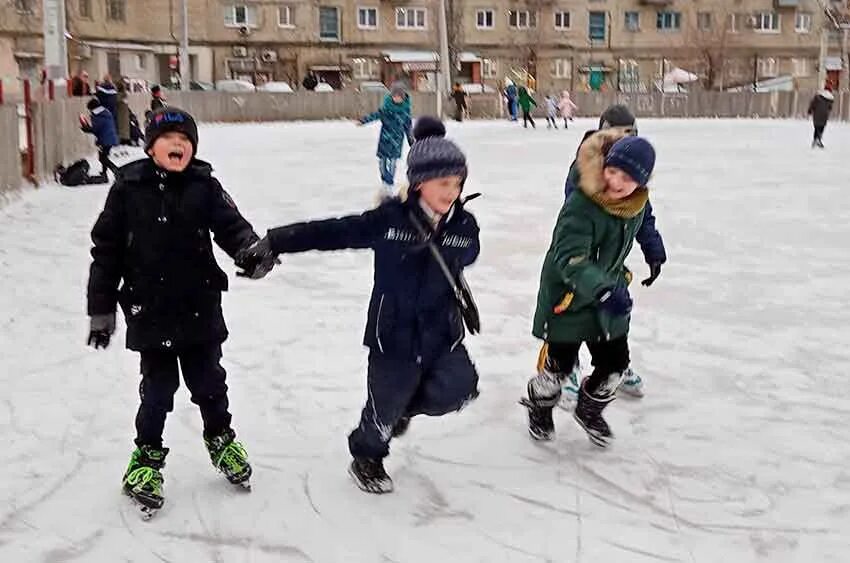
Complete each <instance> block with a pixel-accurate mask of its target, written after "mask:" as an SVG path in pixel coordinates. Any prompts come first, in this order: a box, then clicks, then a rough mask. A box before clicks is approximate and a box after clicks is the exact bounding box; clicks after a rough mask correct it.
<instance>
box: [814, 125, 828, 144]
mask: <svg viewBox="0 0 850 563" xmlns="http://www.w3.org/2000/svg"><path fill="white" fill-rule="evenodd" d="M824 129H826V125H815V139H814V140H815V141H820V140H821V139H823V130H824Z"/></svg>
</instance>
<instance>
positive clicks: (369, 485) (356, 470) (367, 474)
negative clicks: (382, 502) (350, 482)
mask: <svg viewBox="0 0 850 563" xmlns="http://www.w3.org/2000/svg"><path fill="white" fill-rule="evenodd" d="M348 474H349V475H351V478H352V479H354V483H355V484H356V485H357V486H358V487H360V489H361V490H363V491H365V492H367V493H372V494H376V495H381V494H385V493H391V492H393V480H392V479H391V478H390V476H389V475H387V472H386V471H384V462H383V460H380V459H369V458H365V457H364V458H354V459H353V460H351V465H350V466H349V467H348Z"/></svg>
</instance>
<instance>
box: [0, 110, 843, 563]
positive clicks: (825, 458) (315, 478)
mask: <svg viewBox="0 0 850 563" xmlns="http://www.w3.org/2000/svg"><path fill="white" fill-rule="evenodd" d="M592 125H593V123H592V122H591V121H589V120H584V121H577V122H575V123H574V125H573V128H571V129H570V130H569V131H563V130H559V131H547V130H545V128H544V129H542V130H541V129H538V130H537V131H532V130H527V131H526V130H523V129H522V128H521V127H518V126H516V125H513V124H508V123H502V122H498V123H497V122H489V123H464V124H462V125H455V124H450V125H449V135H450V137H452V138H454V139H456V140H457V141H458V142H459V143H460V144H461V146H462V147H463V148H464V149H465V150H466V152H467V154H468V157H469V160H470V178H469V182H468V184H467V190H468V192H474V191H481V192H483V194H484V197H482V198H481V199H479V200H476V201H475V202H474V203H471V204H470V210H471V211H472V212H473V213H475V214H476V216H477V218H478V220H479V223H480V225H481V228H482V231H481V237H482V253H481V256H480V259H479V260H478V263H477V264H475V265H474V266H473V267H472V268H471V269H470V270H469V272H468V273H469V276H468V277H469V280H470V283H471V285H472V286H473V289H474V290H475V293H476V295H477V298H478V301H479V305H480V307H481V310H482V313H483V325H484V331H483V333H482V334H481V335H480V336H478V337H472V338H469V339H468V340H467V345H468V347H469V349H470V351H471V354H472V356H473V359H474V360H475V362H476V364H477V366H478V369H479V371H480V377H481V391H482V394H481V397H480V399H479V400H478V401H477V402H476V403H474V404H472V405H471V406H470V407H469V408H468V409H466V410H464V411H463V412H462V413H460V414H458V415H449V416H445V417H443V418H440V419H428V418H417V419H414V421H413V424H412V426H411V430H410V432H409V433H408V435H407V436H405V437H404V438H402V439H400V440H398V441H396V442H394V443H393V445H392V454H391V456H390V458H389V459H388V463H387V469H388V471H389V472H390V474H391V475H392V476H393V478H394V480H395V483H396V492H395V493H394V494H391V495H385V496H380V497H378V496H371V495H367V494H364V493H362V492H360V490H358V489H357V488H356V487H355V486H354V485H353V484H352V483H351V482H350V479H349V477H348V476H347V474H346V465H347V463H348V460H349V455H348V451H347V444H346V435H347V433H348V431H349V430H350V429H351V428H352V427H353V426H354V425H355V423H356V421H357V419H358V416H359V412H360V408H361V405H362V402H363V400H364V398H365V365H366V352H365V350H364V349H363V348H362V347H361V345H360V342H361V337H362V329H363V324H364V322H365V314H366V306H367V300H368V293H369V288H370V283H371V277H372V270H371V266H372V260H371V256H370V255H369V254H368V253H366V252H343V253H328V254H319V253H310V254H304V255H298V256H288V257H285V258H284V261H283V265H282V266H280V267H279V268H278V269H276V270H275V271H274V272H273V273H272V274H271V275H270V276H269V277H268V278H266V279H265V280H262V281H259V282H250V281H246V280H242V279H236V278H233V279H232V287H231V291H230V292H229V293H228V294H226V297H225V316H226V318H227V320H228V324H229V327H230V329H231V333H232V335H231V338H230V340H229V341H228V342H227V343H226V345H225V358H224V365H225V367H226V368H227V370H228V383H229V385H230V390H231V391H230V398H231V405H232V412H233V414H234V425H235V428H236V430H237V432H238V433H239V436H240V437H241V439H242V440H243V441H244V443H245V444H246V446H247V448H248V451H249V453H250V456H251V460H252V462H253V464H254V467H255V475H254V478H253V484H254V491H253V492H252V493H250V494H246V493H243V492H241V491H236V490H233V489H231V488H230V486H229V485H228V484H227V483H226V482H225V480H224V479H223V477H221V476H220V475H218V474H216V473H215V472H214V470H213V468H212V467H211V466H210V463H209V459H208V458H207V456H206V452H205V450H204V446H203V443H202V441H201V436H200V428H201V424H200V416H199V414H198V412H197V410H196V407H195V406H194V405H192V404H191V403H190V402H189V400H188V394H187V393H186V391H185V387H184V386H181V389H180V390H179V391H178V394H177V397H176V408H175V412H174V413H172V415H171V416H170V417H169V419H168V422H167V425H166V435H165V442H166V445H167V446H169V447H170V448H171V454H170V455H169V458H168V466H167V467H166V469H165V477H166V483H165V488H166V497H167V500H166V505H165V507H164V508H163V510H162V511H161V512H160V513H159V514H158V515H157V516H156V517H155V518H154V519H153V520H152V521H150V522H142V521H141V520H140V519H139V517H138V515H137V512H136V511H135V509H134V508H133V507H132V505H131V504H130V503H129V501H128V500H127V499H126V498H125V497H123V496H122V495H121V492H120V479H121V475H122V473H123V471H124V468H125V464H126V462H127V460H128V458H129V454H130V452H131V450H132V447H133V443H132V439H133V436H134V429H133V419H134V415H135V410H136V406H137V402H138V397H137V387H138V381H139V375H138V373H139V369H138V360H137V356H136V355H135V354H133V353H130V352H128V351H126V350H124V349H123V337H124V334H123V328H119V332H118V334H117V335H116V337H115V339H114V341H113V342H114V344H113V346H111V347H110V348H109V349H108V350H107V351H100V352H96V351H94V350H92V349H89V348H86V347H85V345H84V340H85V335H86V333H87V318H86V316H85V283H86V278H87V274H88V264H89V258H88V251H89V245H90V241H89V236H88V233H89V230H90V228H91V225H92V224H93V222H94V220H95V218H96V216H97V214H98V212H99V210H100V208H101V206H102V204H103V200H104V197H105V194H106V188H105V187H96V186H90V187H86V188H77V189H68V188H61V187H58V186H49V187H46V188H44V189H40V190H38V191H31V192H27V193H25V194H24V195H23V197H22V198H21V199H19V200H18V201H15V202H12V203H10V204H9V205H7V206H5V207H4V208H2V209H0V367H1V368H2V369H0V387H2V392H0V444H2V447H3V448H4V449H3V451H2V453H0V457H2V459H3V462H2V468H3V470H2V478H0V561H9V562H11V561H15V562H29V561H38V562H45V563H48V562H50V563H55V562H66V561H81V562H109V563H112V562H115V561H133V562H148V561H152V562H156V561H165V562H207V561H214V562H226V563H231V562H243V561H244V562H248V561H250V562H262V561H287V562H289V561H298V562H300V561H312V562H317V563H324V562H346V563H348V562H358V563H359V562H364V563H372V562H376V563H378V562H386V563H408V562H414V563H415V562H423V563H433V562H438V561H446V562H488V563H490V562H533V561H551V562H558V563H561V562H571V563H579V562H598V561H608V562H616V563H631V562H635V563H639V562H652V561H671V562H672V561H682V562H690V563H693V562H697V561H699V562H708V563H714V562H729V563H731V562H736V563H737V562H748V561H770V562H772V563H778V562H812V561H817V562H819V563H820V562H824V563H825V562H845V561H847V560H848V557H850V555H848V553H850V443H848V439H847V431H846V426H847V423H848V421H850V404H848V392H847V389H848V388H850V387H848V380H847V371H848V366H850V351H848V346H850V297H848V295H850V291H848V285H849V284H850V205H848V203H850V195H848V193H850V192H848V181H850V173H848V168H847V163H848V158H847V149H848V147H850V128H848V127H847V126H842V125H839V124H831V125H830V126H829V128H828V129H827V133H826V139H825V141H826V144H827V150H825V151H812V150H811V149H810V148H809V140H810V132H811V129H810V125H809V124H808V123H805V122H797V121H768V120H765V121H746V120H742V121H723V120H717V121H712V120H699V121H675V120H669V121H651V120H642V121H641V122H640V123H639V125H640V129H641V132H642V134H645V135H647V136H648V137H649V138H650V139H651V140H652V141H653V142H654V143H655V145H656V147H657V150H658V165H657V173H656V175H655V178H654V180H653V182H652V195H651V198H652V201H653V204H654V206H655V211H656V215H657V216H658V224H659V227H660V228H661V231H662V233H663V235H664V238H665V241H666V244H667V250H668V253H669V257H670V259H669V263H668V264H667V265H666V266H665V268H664V271H663V274H662V276H661V278H660V279H659V280H658V282H657V283H656V284H655V285H654V286H653V287H652V288H649V289H647V288H643V287H641V286H640V284H638V283H635V284H634V286H633V295H634V298H635V300H636V309H635V314H634V318H633V325H632V333H631V345H632V354H633V366H634V367H635V369H636V370H639V371H640V372H641V373H642V374H643V376H644V378H645V380H646V385H647V396H646V397H645V398H644V399H643V400H641V401H635V400H626V399H623V400H619V401H616V402H615V403H614V404H613V405H612V406H611V407H610V408H609V409H608V410H607V417H608V420H609V422H610V423H611V424H612V426H613V429H614V431H615V433H616V434H617V438H618V439H617V441H616V443H615V444H614V445H613V446H612V447H611V448H609V449H608V450H605V451H603V450H599V449H597V448H595V447H594V446H592V445H591V444H590V443H589V442H588V440H587V438H586V437H585V436H584V433H583V432H582V431H580V429H579V428H578V426H577V425H576V424H575V423H574V422H573V421H572V419H571V416H569V415H568V414H567V413H564V412H562V411H556V425H557V430H558V435H557V438H556V440H555V441H554V442H551V443H547V444H538V443H534V442H532V441H531V440H530V439H529V437H528V434H527V432H526V425H525V413H524V410H523V409H522V408H521V407H520V406H518V405H517V399H518V398H519V397H520V395H521V394H523V392H524V386H525V381H526V379H527V377H528V376H529V375H531V373H532V371H533V366H534V363H535V360H536V355H537V350H538V342H536V341H535V340H534V338H533V337H532V336H531V335H530V325H531V316H532V314H533V311H534V304H535V296H536V291H537V281H538V276H539V268H540V264H541V261H542V258H543V256H544V254H545V251H546V249H547V246H548V243H549V237H550V233H551V229H552V226H553V224H554V219H555V217H556V215H557V212H558V209H559V207H560V204H561V202H562V200H563V183H564V177H565V174H566V171H567V168H568V166H569V163H570V160H571V158H572V156H573V154H574V152H575V149H576V146H577V143H578V141H579V140H580V138H581V134H582V132H583V131H584V130H585V129H587V128H589V127H591V126H592ZM376 137H377V128H376V127H372V128H357V127H354V126H353V125H351V124H348V123H311V124H306V123H304V124H264V125H244V126H204V127H202V128H201V139H200V156H201V157H203V158H206V159H208V160H210V161H211V162H212V163H213V164H214V165H215V167H216V169H217V175H218V177H219V178H220V179H221V181H222V183H223V184H224V185H225V187H226V188H227V189H228V190H229V191H230V193H231V194H232V195H233V197H234V198H235V199H236V201H237V202H238V204H239V207H240V209H241V211H242V212H243V213H244V214H245V215H246V216H247V217H248V218H249V219H250V220H251V221H252V222H253V223H254V225H255V228H256V229H257V230H258V231H259V232H264V231H265V229H266V228H268V227H271V226H276V225H278V224H282V223H286V222H291V221H296V220H302V219H306V218H311V217H316V218H318V217H327V216H331V215H338V214H345V213H350V212H358V211H361V210H363V209H365V208H366V207H368V206H370V205H371V204H372V201H373V196H374V193H375V191H376V188H377V186H378V173H377V164H376V161H375V158H374V156H373V155H374V149H375V144H376ZM401 172H402V171H400V174H399V176H401ZM220 262H221V263H222V265H223V266H224V268H225V269H226V270H227V271H228V272H233V271H234V268H233V266H232V264H231V263H230V262H229V260H228V259H227V257H226V256H225V255H224V254H223V253H222V254H221V255H220ZM629 264H630V266H631V267H632V269H633V270H634V271H635V272H636V279H638V280H639V279H642V278H643V277H645V275H646V272H647V268H646V266H645V264H643V260H642V256H641V255H640V252H639V251H638V250H635V252H633V253H632V256H631V257H630V260H629Z"/></svg>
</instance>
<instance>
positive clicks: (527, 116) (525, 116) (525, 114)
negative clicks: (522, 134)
mask: <svg viewBox="0 0 850 563" xmlns="http://www.w3.org/2000/svg"><path fill="white" fill-rule="evenodd" d="M529 121H530V122H531V126H532V127H534V128H535V129H536V128H537V125H536V124H535V123H534V118H533V117H531V111H529V110H522V126H523V127H528V122H529Z"/></svg>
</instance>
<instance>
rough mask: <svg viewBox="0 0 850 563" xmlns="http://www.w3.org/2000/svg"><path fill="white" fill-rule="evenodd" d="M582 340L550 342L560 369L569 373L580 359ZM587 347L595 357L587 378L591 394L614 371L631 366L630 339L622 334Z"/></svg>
mask: <svg viewBox="0 0 850 563" xmlns="http://www.w3.org/2000/svg"><path fill="white" fill-rule="evenodd" d="M581 344H582V343H581V342H549V357H550V358H551V359H553V360H555V364H556V365H557V366H558V369H559V370H561V371H563V372H564V373H569V372H570V370H571V369H573V366H574V365H575V363H576V360H578V351H579V348H581ZM587 348H588V350H590V355H591V357H592V358H593V373H592V374H590V377H588V378H587V383H586V385H587V387H585V389H586V390H587V392H588V393H590V394H591V395H594V396H596V395H599V393H597V391H598V390H599V388H600V387H601V386H603V385H604V384H605V383H607V381H608V376H609V375H611V374H612V373H622V372H623V371H625V369H626V368H627V367H629V363H630V361H631V360H630V359H629V339H628V337H627V336H621V337H620V338H615V339H614V340H601V341H598V342H588V343H587Z"/></svg>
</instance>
